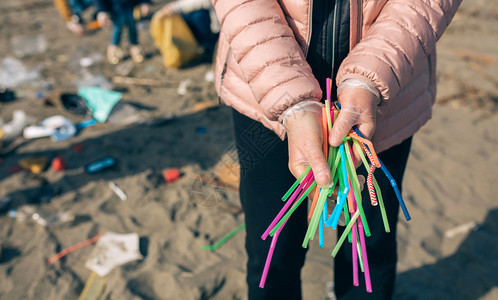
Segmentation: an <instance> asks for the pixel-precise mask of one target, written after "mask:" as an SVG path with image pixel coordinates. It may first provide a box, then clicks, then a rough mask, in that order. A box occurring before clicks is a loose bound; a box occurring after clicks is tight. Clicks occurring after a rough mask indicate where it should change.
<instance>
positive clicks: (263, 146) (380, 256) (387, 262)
mask: <svg viewBox="0 0 498 300" xmlns="http://www.w3.org/2000/svg"><path fill="white" fill-rule="evenodd" d="M233 121H234V127H235V139H236V143H237V150H238V154H239V160H240V165H241V179H240V199H241V203H242V207H243V209H244V213H245V219H246V220H245V221H246V232H247V237H246V250H247V255H248V262H247V283H248V287H249V299H250V300H253V299H287V300H290V299H301V268H302V267H303V265H304V260H305V254H306V249H303V248H302V247H301V244H302V242H303V239H304V235H305V233H306V229H307V205H304V204H302V205H301V206H300V207H299V208H298V209H297V210H296V211H295V212H294V214H293V215H292V216H291V218H290V219H289V221H288V222H287V224H286V225H285V228H284V229H283V230H282V232H281V234H280V236H279V238H278V243H277V245H276V249H275V252H274V254H273V259H272V263H271V266H270V270H269V273H268V277H267V280H266V285H265V288H264V289H261V288H259V286H258V285H259V281H260V279H261V274H262V273H263V268H264V264H265V261H266V256H267V254H268V249H269V247H270V239H271V238H270V237H268V239H267V240H266V241H263V240H262V239H261V235H262V234H263V232H264V231H265V230H266V228H267V227H268V225H269V224H270V223H271V221H272V220H273V218H274V217H275V216H276V215H277V213H278V212H279V211H280V209H281V208H282V206H283V204H284V202H282V201H281V200H280V199H281V197H282V195H283V194H284V193H285V192H286V191H287V189H288V188H289V187H290V186H291V185H292V183H294V181H295V178H294V177H293V176H292V174H291V173H290V171H289V169H288V160H289V157H288V150H287V141H283V142H282V141H281V140H280V139H279V138H278V136H277V135H276V134H275V133H273V132H272V131H270V130H268V129H266V128H265V127H264V126H263V125H261V124H260V123H259V122H256V121H253V120H251V119H249V118H248V117H246V116H244V115H242V114H240V113H238V112H236V111H234V113H233ZM410 145H411V138H409V139H407V140H405V141H404V142H403V143H402V144H400V145H397V146H395V147H392V148H391V149H389V150H387V151H384V152H382V153H381V154H379V157H380V159H381V160H382V162H383V163H384V164H385V166H386V167H387V168H388V169H389V171H390V172H391V174H392V175H393V177H394V178H395V180H396V182H397V183H398V185H399V187H400V188H401V181H402V178H403V173H404V170H405V166H406V161H407V159H408V153H409V151H410ZM358 171H359V173H360V174H363V175H365V178H366V174H365V172H364V168H363V167H362V168H358ZM375 174H376V179H377V181H378V183H379V186H380V188H381V190H382V195H383V197H384V203H385V206H386V211H387V214H388V218H389V223H390V227H391V233H389V234H386V233H385V232H384V226H383V224H382V219H381V215H380V210H379V207H378V206H376V207H372V206H371V205H369V204H368V200H366V201H365V202H367V203H365V204H364V209H365V213H366V217H367V221H368V223H369V226H370V230H371V232H372V236H371V237H369V238H367V239H366V244H367V252H368V259H369V265H370V272H371V281H372V287H373V293H372V294H367V293H366V291H365V283H364V281H363V280H362V279H360V286H359V287H353V275H352V258H351V245H350V244H349V243H347V242H345V243H344V244H343V246H342V248H341V250H340V251H339V253H338V254H337V257H336V260H335V262H334V274H336V276H334V277H335V291H336V295H337V297H338V299H390V298H391V295H392V292H393V287H394V279H395V274H396V260H397V256H396V223H397V221H398V210H399V206H398V202H397V199H396V196H395V194H394V192H393V191H392V188H391V185H390V183H389V181H388V180H387V179H386V178H385V176H384V175H383V174H382V171H380V170H378V171H377V172H376V173H375ZM362 197H363V198H364V199H369V197H368V191H366V189H365V190H364V192H363V195H362ZM341 232H342V230H340V232H339V233H341ZM331 250H332V249H329V251H331ZM323 251H327V250H326V249H324V250H323ZM337 275H340V276H337ZM361 276H362V273H360V278H362V277H361ZM324 289H325V286H324Z"/></svg>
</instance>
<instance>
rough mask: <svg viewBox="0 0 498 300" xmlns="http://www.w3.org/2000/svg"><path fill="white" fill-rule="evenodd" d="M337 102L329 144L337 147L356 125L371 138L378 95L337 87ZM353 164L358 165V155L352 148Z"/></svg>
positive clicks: (364, 134)
mask: <svg viewBox="0 0 498 300" xmlns="http://www.w3.org/2000/svg"><path fill="white" fill-rule="evenodd" d="M338 99H339V103H340V104H341V112H340V113H339V116H338V117H337V120H336V121H335V122H334V125H333V127H332V131H331V133H330V136H329V144H330V145H331V146H333V147H337V146H339V145H340V144H341V143H342V138H343V137H345V136H347V135H348V133H349V132H350V131H351V128H353V126H355V125H356V127H357V128H358V130H359V131H360V132H361V133H362V134H363V136H364V137H365V138H366V139H371V138H372V136H373V134H374V132H375V127H376V115H377V102H378V99H379V98H378V96H377V95H374V94H373V93H372V92H371V91H369V90H366V89H362V88H353V87H347V88H344V89H339V95H338ZM353 152H354V160H355V165H358V163H359V161H360V156H359V154H358V153H357V152H356V149H355V148H353Z"/></svg>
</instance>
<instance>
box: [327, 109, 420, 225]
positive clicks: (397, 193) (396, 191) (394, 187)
mask: <svg viewBox="0 0 498 300" xmlns="http://www.w3.org/2000/svg"><path fill="white" fill-rule="evenodd" d="M335 104H336V105H337V108H338V109H341V104H340V103H339V102H336V103H335ZM353 130H354V131H355V132H356V134H358V135H359V136H360V137H362V138H365V137H364V136H363V134H361V132H360V131H359V130H358V128H357V127H356V126H353ZM365 147H367V149H368V145H365ZM379 162H380V168H381V169H382V172H384V174H385V175H386V177H387V179H388V180H389V182H390V183H391V186H392V187H393V190H394V193H395V194H396V198H398V202H399V205H400V206H401V210H402V211H403V214H404V215H405V219H406V220H407V221H410V220H411V217H410V214H409V213H408V209H406V205H405V201H403V197H401V192H400V191H399V188H398V185H397V184H396V180H394V177H393V176H392V175H391V173H389V171H388V170H387V168H386V166H385V165H384V163H382V161H381V160H380V158H379Z"/></svg>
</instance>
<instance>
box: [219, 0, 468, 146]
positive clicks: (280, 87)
mask: <svg viewBox="0 0 498 300" xmlns="http://www.w3.org/2000/svg"><path fill="white" fill-rule="evenodd" d="M315 1H321V0H315ZM323 1H327V0H323ZM460 3H461V0H437V1H436V0H434V1H429V0H379V1H367V0H351V3H350V11H351V16H350V17H351V28H350V53H349V55H348V56H347V57H346V59H345V60H344V61H343V62H342V64H341V67H340V68H339V71H338V74H337V78H336V80H337V85H338V86H339V85H340V83H341V82H343V81H344V80H346V79H349V78H355V79H359V80H362V81H365V82H368V83H370V84H371V85H373V86H376V87H377V88H378V90H379V91H380V93H381V95H382V100H383V102H382V105H381V106H379V109H378V113H377V130H376V132H375V134H374V136H373V139H372V140H373V142H374V144H375V147H376V150H377V151H379V152H380V151H383V150H385V149H388V148H390V147H391V146H393V145H396V144H398V143H400V142H402V141H403V140H404V139H406V138H408V137H410V136H411V135H413V134H414V133H415V132H416V131H417V130H418V129H419V128H420V127H421V126H422V125H423V124H425V123H426V122H427V121H428V120H429V119H430V118H431V109H432V105H433V103H434V101H435V95H436V78H435V68H436V52H435V51H436V49H435V44H436V41H437V40H438V39H439V38H440V37H441V35H442V33H443V32H444V30H445V29H446V27H447V26H448V24H449V23H450V21H451V19H452V18H453V16H454V14H455V13H456V10H457V8H458V6H459V5H460ZM213 5H214V8H215V10H216V14H217V16H218V19H219V21H220V23H221V33H220V39H219V45H218V54H217V64H216V71H215V76H216V78H217V80H216V88H217V90H218V93H219V96H220V98H221V99H222V100H223V101H224V102H225V103H226V104H227V105H229V106H232V107H234V108H235V109H236V110H238V111H239V112H240V113H242V114H244V115H246V116H248V117H250V118H252V119H255V120H258V121H260V122H261V123H263V124H264V125H265V126H266V127H268V128H270V129H272V130H274V131H275V132H276V133H277V134H278V135H279V136H280V137H281V138H283V137H284V136H285V129H284V127H283V126H282V125H281V124H280V123H279V122H278V120H279V118H280V116H281V115H282V113H283V112H285V111H286V110H287V109H289V108H290V107H291V106H293V105H294V104H296V103H298V102H300V101H304V100H316V101H319V100H320V99H321V95H322V92H321V90H320V87H319V84H318V82H317V81H316V79H315V78H314V76H313V74H312V72H311V68H310V67H309V65H308V63H307V62H306V53H307V50H308V44H309V40H310V37H311V30H312V28H311V15H312V12H311V10H312V0H301V1H298V0H280V1H276V0H213Z"/></svg>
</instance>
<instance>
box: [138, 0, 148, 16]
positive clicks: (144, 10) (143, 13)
mask: <svg viewBox="0 0 498 300" xmlns="http://www.w3.org/2000/svg"><path fill="white" fill-rule="evenodd" d="M149 14H150V5H149V4H147V3H144V4H141V5H140V16H141V17H142V18H145V17H147V16H148V15H149Z"/></svg>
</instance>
